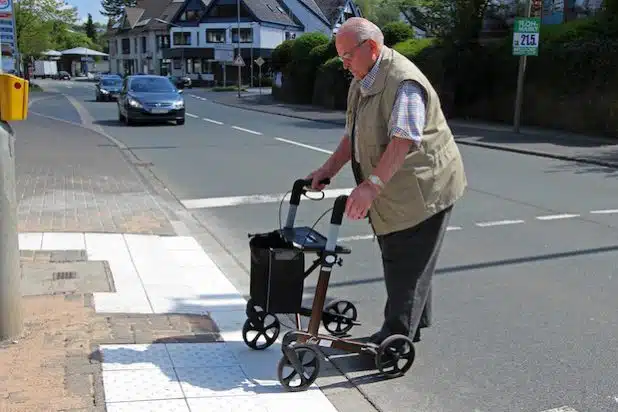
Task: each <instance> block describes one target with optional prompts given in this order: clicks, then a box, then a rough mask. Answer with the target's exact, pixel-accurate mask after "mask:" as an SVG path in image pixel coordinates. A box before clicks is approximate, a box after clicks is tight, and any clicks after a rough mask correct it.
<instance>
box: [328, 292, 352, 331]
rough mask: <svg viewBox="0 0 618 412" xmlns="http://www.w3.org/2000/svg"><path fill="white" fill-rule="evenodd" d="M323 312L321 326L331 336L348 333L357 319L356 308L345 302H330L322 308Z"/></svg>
mask: <svg viewBox="0 0 618 412" xmlns="http://www.w3.org/2000/svg"><path fill="white" fill-rule="evenodd" d="M324 312H325V313H324V315H323V316H322V318H323V320H322V324H323V325H324V328H326V330H327V331H329V332H330V333H331V334H332V335H333V336H343V335H345V334H346V333H348V332H349V331H350V329H352V327H354V322H355V321H356V318H357V317H358V311H357V310H356V306H354V304H353V303H352V302H349V301H347V300H334V301H332V302H331V303H329V304H328V305H326V307H324ZM329 315H330V316H329Z"/></svg>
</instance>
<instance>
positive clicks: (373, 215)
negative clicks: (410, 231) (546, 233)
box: [346, 47, 467, 235]
mask: <svg viewBox="0 0 618 412" xmlns="http://www.w3.org/2000/svg"><path fill="white" fill-rule="evenodd" d="M405 80H414V81H416V82H418V83H419V84H420V85H421V86H422V87H423V88H424V89H425V92H426V105H427V108H426V123H425V129H424V130H423V136H422V144H421V145H420V147H418V148H416V147H413V148H412V149H411V151H410V152H409V153H408V155H407V156H406V160H405V161H404V164H403V165H402V167H401V168H400V169H399V171H397V173H395V175H394V176H393V178H392V179H391V180H390V181H389V182H388V183H387V184H386V187H385V188H384V190H383V191H382V193H381V194H380V196H379V197H378V198H377V199H375V201H374V203H373V204H372V206H371V209H370V211H369V218H370V220H371V224H372V226H373V229H374V230H375V232H376V234H377V235H383V234H387V233H391V232H396V231H399V230H403V229H407V228H410V227H413V226H415V225H417V224H419V223H421V222H422V221H423V220H425V219H427V218H429V217H430V216H432V215H434V214H436V213H438V212H440V211H442V210H444V209H445V208H447V207H449V206H451V205H452V204H453V203H455V201H456V200H458V199H459V198H460V197H461V196H463V193H464V191H465V189H466V186H467V180H466V175H465V173H464V167H463V162H462V159H461V155H460V153H459V149H458V148H457V145H456V144H455V140H454V138H453V134H452V132H451V130H450V128H449V126H448V124H447V122H446V119H445V117H444V114H443V113H442V108H441V106H440V99H439V98H438V95H437V93H436V92H435V90H434V88H433V87H432V86H431V84H430V82H429V80H427V78H426V77H425V76H424V75H423V73H421V71H420V70H419V69H418V68H417V67H416V65H414V63H412V62H411V61H410V60H408V59H407V58H406V57H404V56H403V55H401V54H399V53H398V52H396V51H395V50H393V49H390V48H387V47H384V53H383V57H382V61H381V62H380V66H379V68H378V73H377V76H376V79H375V81H374V83H373V85H372V86H371V88H370V90H369V91H367V92H365V93H363V94H361V91H360V81H359V80H357V79H354V80H352V83H351V85H350V89H349V91H348V108H347V115H346V116H347V122H348V125H350V127H349V128H348V130H354V136H351V138H352V139H353V140H354V144H355V145H357V146H358V154H359V159H357V160H358V162H359V163H360V169H361V173H362V176H361V179H365V178H366V177H367V176H369V175H370V174H371V173H372V171H373V169H374V168H375V167H376V166H377V164H378V162H379V160H380V157H381V156H382V154H383V153H384V151H385V150H386V146H387V145H388V143H389V141H390V138H389V135H388V123H389V118H390V115H391V111H392V108H393V104H394V103H395V97H396V94H397V90H398V88H399V85H400V84H401V82H403V81H405ZM355 119H356V124H355V125H354V127H352V124H353V123H354V121H355ZM352 156H353V157H354V155H353V154H352Z"/></svg>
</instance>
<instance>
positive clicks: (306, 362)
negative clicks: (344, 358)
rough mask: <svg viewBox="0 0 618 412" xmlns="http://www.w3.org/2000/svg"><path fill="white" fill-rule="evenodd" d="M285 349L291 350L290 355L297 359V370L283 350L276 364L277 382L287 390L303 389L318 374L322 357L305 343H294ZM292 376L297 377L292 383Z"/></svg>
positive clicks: (311, 382)
mask: <svg viewBox="0 0 618 412" xmlns="http://www.w3.org/2000/svg"><path fill="white" fill-rule="evenodd" d="M287 351H289V352H291V353H290V356H293V357H295V358H296V359H295V360H298V363H297V366H298V372H297V370H296V368H294V366H293V361H292V360H290V359H289V358H288V355H287V354H286V353H285V352H284V353H283V356H282V357H281V359H280V360H279V363H278V364H277V377H278V378H279V382H280V383H281V385H283V387H284V388H285V390H287V391H288V392H300V391H304V390H306V389H307V388H309V387H310V386H311V385H312V384H313V382H315V380H316V379H317V377H318V375H319V374H320V366H321V362H322V358H321V357H320V355H319V354H318V351H317V350H315V349H314V348H313V347H311V346H309V345H306V344H297V345H294V346H292V347H289V348H288V349H287ZM294 363H295V362H294ZM299 372H300V373H299ZM294 378H297V379H296V383H293V382H294Z"/></svg>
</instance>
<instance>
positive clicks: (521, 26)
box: [513, 17, 541, 56]
mask: <svg viewBox="0 0 618 412" xmlns="http://www.w3.org/2000/svg"><path fill="white" fill-rule="evenodd" d="M540 31H541V19H540V18H539V17H517V18H515V24H514V26H513V55H514V56H538V54H539V33H540Z"/></svg>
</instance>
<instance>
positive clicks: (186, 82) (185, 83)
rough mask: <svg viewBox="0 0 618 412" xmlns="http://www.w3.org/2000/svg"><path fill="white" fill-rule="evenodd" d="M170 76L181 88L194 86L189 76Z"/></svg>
mask: <svg viewBox="0 0 618 412" xmlns="http://www.w3.org/2000/svg"><path fill="white" fill-rule="evenodd" d="M168 78H169V79H170V81H171V82H172V83H174V85H175V86H176V87H177V88H179V89H185V88H188V89H190V88H191V87H192V86H193V83H192V82H191V78H190V77H189V76H168Z"/></svg>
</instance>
